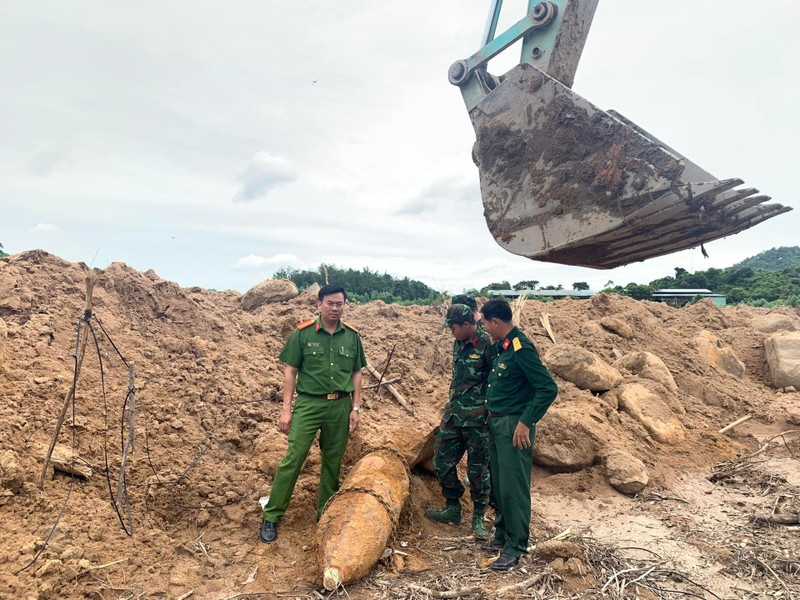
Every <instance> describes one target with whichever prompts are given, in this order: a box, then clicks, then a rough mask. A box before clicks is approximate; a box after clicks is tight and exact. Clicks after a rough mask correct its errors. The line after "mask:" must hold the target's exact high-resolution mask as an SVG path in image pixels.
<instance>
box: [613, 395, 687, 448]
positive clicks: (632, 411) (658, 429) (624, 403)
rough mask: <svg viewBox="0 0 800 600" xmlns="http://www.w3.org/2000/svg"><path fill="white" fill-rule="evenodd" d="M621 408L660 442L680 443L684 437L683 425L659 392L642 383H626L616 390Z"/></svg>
mask: <svg viewBox="0 0 800 600" xmlns="http://www.w3.org/2000/svg"><path fill="white" fill-rule="evenodd" d="M614 393H615V394H616V396H617V399H618V401H619V407H620V410H623V411H625V412H626V413H628V414H629V415H630V416H631V417H633V418H634V419H636V420H637V421H638V422H639V423H641V424H642V426H643V427H644V428H645V429H647V431H649V432H650V434H651V435H652V436H653V437H654V438H655V439H656V440H658V441H659V442H664V443H665V444H673V445H674V444H678V443H680V442H682V441H683V439H684V435H685V434H684V431H683V426H682V425H681V423H680V421H678V419H677V418H676V417H675V415H674V413H673V412H672V410H670V408H669V406H667V404H666V402H664V400H662V399H661V398H660V397H659V396H658V395H657V394H655V393H653V392H652V391H651V390H650V389H648V388H647V386H645V385H643V384H641V383H624V384H623V385H621V386H620V387H619V388H618V389H616V390H614Z"/></svg>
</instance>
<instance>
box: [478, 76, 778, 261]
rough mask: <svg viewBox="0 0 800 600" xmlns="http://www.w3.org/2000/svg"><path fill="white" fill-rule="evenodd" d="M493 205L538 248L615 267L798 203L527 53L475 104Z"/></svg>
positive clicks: (526, 248) (526, 244)
mask: <svg viewBox="0 0 800 600" xmlns="http://www.w3.org/2000/svg"><path fill="white" fill-rule="evenodd" d="M470 118H471V120H472V124H473V127H474V129H475V134H476V142H475V146H474V148H473V159H474V161H475V164H476V165H477V166H478V170H479V172H480V182H481V195H482V197H483V206H484V215H485V217H486V223H487V225H488V226H489V230H490V231H491V233H492V235H493V236H494V238H495V240H497V242H498V243H499V244H500V245H501V246H502V247H503V248H505V249H506V250H508V251H509V252H513V253H514V254H519V255H521V256H527V257H528V258H532V259H536V260H542V261H547V262H555V263H560V264H568V265H580V266H585V267H593V268H598V269H611V268H614V267H618V266H621V265H625V264H628V263H631V262H635V261H641V260H644V259H647V258H651V257H654V256H661V255H664V254H669V253H671V252H677V251H679V250H684V249H686V248H692V247H695V246H697V245H700V244H702V243H704V242H709V241H711V240H715V239H718V238H721V237H725V236H728V235H731V234H734V233H738V232H740V231H743V230H745V229H748V228H749V227H752V226H754V225H757V224H758V223H760V222H762V221H764V220H766V219H769V218H771V217H774V216H777V215H779V214H782V213H784V212H787V211H789V210H791V208H789V207H784V206H781V205H780V204H763V203H764V202H765V201H766V200H769V198H768V197H767V196H761V195H757V190H755V189H752V188H744V189H741V188H737V186H739V185H741V184H742V183H743V182H742V180H740V179H722V180H720V179H717V178H716V177H714V176H713V175H711V174H709V173H707V172H706V171H704V170H703V169H701V168H700V167H698V166H697V165H695V164H694V163H692V162H691V161H689V160H688V159H686V158H685V157H683V156H681V155H680V154H678V153H677V152H675V151H674V150H672V149H670V148H669V147H667V146H665V145H664V144H662V143H661V142H660V141H659V140H657V139H655V138H654V137H652V136H651V135H649V134H648V133H647V132H645V131H643V130H642V129H640V128H638V127H636V126H635V125H634V124H632V123H630V122H629V121H627V120H626V119H624V118H623V117H622V116H621V115H619V114H616V113H613V112H605V111H603V110H601V109H599V108H597V107H596V106H594V105H592V104H591V103H590V102H588V101H587V100H585V99H584V98H582V97H581V96H579V95H578V94H576V93H575V92H573V91H572V90H571V89H569V88H568V87H566V86H564V85H562V84H561V83H559V82H558V81H556V80H555V79H553V78H551V77H549V76H548V75H546V74H545V73H543V72H542V71H540V70H538V69H537V68H535V67H533V66H531V65H528V64H524V63H523V64H520V65H518V66H517V67H515V68H514V69H512V70H511V71H510V72H509V73H507V74H506V75H505V77H504V78H503V80H502V81H501V82H500V83H499V84H498V85H497V86H496V87H495V88H494V89H493V90H492V91H491V92H490V93H489V94H488V95H487V96H486V97H485V98H484V99H483V100H482V101H481V102H480V103H479V104H478V105H477V106H476V107H475V108H473V109H472V110H471V111H470Z"/></svg>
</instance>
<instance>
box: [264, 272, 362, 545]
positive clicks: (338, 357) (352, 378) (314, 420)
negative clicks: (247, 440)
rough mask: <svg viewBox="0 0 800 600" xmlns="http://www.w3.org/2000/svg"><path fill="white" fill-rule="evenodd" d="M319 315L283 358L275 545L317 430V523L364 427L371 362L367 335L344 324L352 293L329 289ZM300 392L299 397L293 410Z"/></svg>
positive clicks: (267, 527) (267, 526) (268, 514)
mask: <svg viewBox="0 0 800 600" xmlns="http://www.w3.org/2000/svg"><path fill="white" fill-rule="evenodd" d="M317 298H318V302H317V308H318V309H319V316H318V317H317V318H316V319H312V320H310V321H306V322H304V323H300V324H299V325H298V326H297V329H295V330H294V331H293V332H292V335H291V336H290V337H289V341H288V342H286V346H285V347H284V348H283V351H282V352H281V354H280V360H281V361H283V362H284V363H285V364H286V367H285V369H284V376H283V410H282V411H281V416H280V418H279V419H278V429H280V430H281V431H283V432H289V447H288V449H287V450H286V456H284V458H283V460H282V461H281V463H280V465H279V466H278V470H277V472H276V473H275V478H274V480H273V482H272V489H271V490H270V495H269V501H268V502H267V504H266V506H265V507H264V510H263V519H264V520H263V522H262V524H261V530H260V532H259V538H260V539H261V541H262V542H264V543H267V544H269V543H271V542H274V541H275V538H276V537H277V536H278V521H279V519H280V518H281V516H282V515H283V514H284V513H285V512H286V508H287V507H288V505H289V500H290V499H291V497H292V492H293V491H294V486H295V483H297V477H298V476H299V475H300V469H301V468H302V467H303V462H305V459H306V456H307V455H308V451H309V449H310V448H311V443H312V442H313V441H314V436H315V435H316V433H317V431H319V432H320V435H319V447H320V451H321V454H322V460H321V463H322V464H321V474H320V483H319V493H318V496H317V519H319V518H320V516H321V515H322V509H323V508H324V506H325V503H326V502H327V501H328V499H329V498H330V497H331V496H332V495H333V494H334V493H335V492H336V491H337V490H338V489H339V470H340V468H341V465H342V456H344V450H345V446H346V445H347V439H348V437H349V435H350V433H352V432H353V431H355V429H356V428H357V427H358V422H359V411H360V404H361V369H362V367H364V366H365V365H366V364H367V359H366V357H365V356H364V348H363V347H362V345H361V337H360V336H359V335H358V332H357V331H356V330H355V329H353V328H352V327H351V326H350V325H348V324H347V323H345V322H343V321H342V320H341V317H342V314H343V313H344V306H345V301H346V299H347V294H346V292H345V291H344V288H342V287H340V286H338V285H325V286H323V287H322V288H320V290H319V293H318V294H317ZM295 389H296V390H297V399H296V400H295V403H294V411H292V399H293V397H294V393H295Z"/></svg>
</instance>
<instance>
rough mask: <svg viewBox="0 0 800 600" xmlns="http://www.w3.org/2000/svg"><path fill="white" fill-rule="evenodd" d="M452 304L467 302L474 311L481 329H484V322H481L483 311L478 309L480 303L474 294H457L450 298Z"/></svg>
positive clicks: (476, 321) (473, 313)
mask: <svg viewBox="0 0 800 600" xmlns="http://www.w3.org/2000/svg"><path fill="white" fill-rule="evenodd" d="M450 304H451V305H453V304H466V305H467V306H469V308H470V310H471V311H472V316H473V317H474V318H475V324H476V325H477V326H478V329H479V330H480V331H483V324H482V323H481V313H480V312H479V311H478V303H477V302H476V301H475V298H473V297H472V296H467V295H466V294H456V295H455V296H453V297H452V298H451V299H450Z"/></svg>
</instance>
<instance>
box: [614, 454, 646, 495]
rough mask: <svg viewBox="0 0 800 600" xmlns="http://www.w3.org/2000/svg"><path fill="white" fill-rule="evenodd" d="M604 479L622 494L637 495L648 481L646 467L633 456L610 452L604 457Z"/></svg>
mask: <svg viewBox="0 0 800 600" xmlns="http://www.w3.org/2000/svg"><path fill="white" fill-rule="evenodd" d="M605 470H606V478H607V479H608V483H610V484H611V485H612V486H613V487H614V488H615V489H617V490H619V491H620V492H622V493H623V494H631V495H633V494H638V493H639V492H641V491H642V490H643V489H644V488H645V486H646V485H647V484H648V483H649V481H650V475H649V474H648V472H647V467H645V466H644V463H643V462H642V461H640V460H639V459H638V458H636V457H635V456H631V455H630V454H628V453H627V452H623V451H622V450H612V451H611V452H609V453H608V455H607V456H606V457H605Z"/></svg>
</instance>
